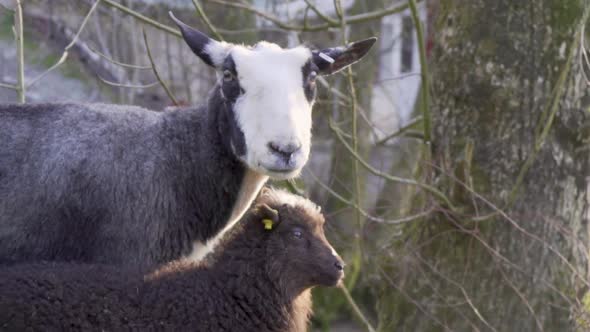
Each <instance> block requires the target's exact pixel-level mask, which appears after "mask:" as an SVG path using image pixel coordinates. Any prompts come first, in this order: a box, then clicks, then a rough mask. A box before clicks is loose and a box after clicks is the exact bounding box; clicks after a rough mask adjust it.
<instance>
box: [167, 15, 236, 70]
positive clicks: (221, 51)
mask: <svg viewBox="0 0 590 332" xmlns="http://www.w3.org/2000/svg"><path fill="white" fill-rule="evenodd" d="M168 14H169V15H170V18H171V19H172V20H173V21H174V23H176V25H178V28H179V29H180V32H181V33H182V37H183V38H184V41H185V42H186V43H187V45H188V46H189V47H190V48H191V50H193V52H194V53H195V54H196V55H197V56H198V57H199V58H201V60H203V61H204V62H205V63H206V64H208V65H209V66H212V67H219V66H221V64H222V63H223V60H224V59H225V56H226V54H227V51H228V44H227V43H222V42H218V41H217V40H215V39H212V38H209V37H208V36H207V35H205V34H204V33H202V32H200V31H199V30H197V29H195V28H192V27H190V26H188V25H186V24H185V23H183V22H182V21H180V20H179V19H177V18H176V16H174V14H172V12H168Z"/></svg>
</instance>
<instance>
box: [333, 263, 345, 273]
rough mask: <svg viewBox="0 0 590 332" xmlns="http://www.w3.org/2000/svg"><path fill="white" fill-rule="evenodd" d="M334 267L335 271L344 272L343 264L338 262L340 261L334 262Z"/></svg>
mask: <svg viewBox="0 0 590 332" xmlns="http://www.w3.org/2000/svg"><path fill="white" fill-rule="evenodd" d="M334 266H335V267H336V269H338V271H342V270H344V263H342V262H340V261H336V262H335V263H334Z"/></svg>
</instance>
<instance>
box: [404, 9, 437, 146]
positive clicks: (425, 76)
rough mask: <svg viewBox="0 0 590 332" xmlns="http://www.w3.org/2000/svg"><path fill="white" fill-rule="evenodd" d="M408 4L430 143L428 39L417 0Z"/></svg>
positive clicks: (424, 117) (426, 137) (425, 122)
mask: <svg viewBox="0 0 590 332" xmlns="http://www.w3.org/2000/svg"><path fill="white" fill-rule="evenodd" d="M408 5H409V6H410V11H411V12H412V20H413V21H414V26H415V27H416V37H417V38H418V47H419V50H420V67H421V68H420V73H421V74H422V75H421V76H422V87H421V89H420V90H421V92H420V98H421V99H422V103H421V105H420V106H421V108H422V117H423V119H424V121H423V123H424V140H425V141H426V143H427V144H428V143H430V140H431V135H432V133H431V131H432V129H431V115H430V90H429V89H430V84H429V73H428V62H427V61H426V46H425V44H426V41H425V40H424V31H423V28H422V21H421V20H420V16H419V15H418V9H417V8H416V1H415V0H409V1H408Z"/></svg>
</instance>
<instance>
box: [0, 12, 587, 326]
mask: <svg viewBox="0 0 590 332" xmlns="http://www.w3.org/2000/svg"><path fill="white" fill-rule="evenodd" d="M20 2H21V3H22V13H23V15H22V16H23V25H22V26H23V27H24V29H23V30H24V38H23V40H24V43H23V45H22V48H21V47H19V46H18V45H19V44H18V43H15V39H14V33H13V28H12V27H13V25H15V24H16V25H17V29H16V32H17V36H19V34H18V32H19V29H18V24H17V23H18V19H17V18H18V16H19V15H18V11H19V10H18V7H17V6H16V5H15V4H16V0H0V102H17V101H18V100H19V88H20V86H21V84H20V83H21V80H20V76H19V74H18V73H19V72H20V69H23V74H24V79H23V80H22V86H23V87H24V88H23V89H21V90H20V91H22V97H23V98H25V99H26V101H27V102H43V101H51V102H55V101H83V102H114V103H130V104H137V105H142V106H146V107H149V108H152V109H159V110H163V109H164V108H165V107H167V106H171V105H173V104H174V103H177V104H180V105H190V104H197V103H199V101H200V100H203V98H204V96H205V95H206V93H207V91H208V89H209V88H210V87H211V86H212V84H213V83H214V81H215V79H216V75H215V73H214V71H213V70H212V69H210V68H209V67H207V66H206V65H204V64H202V63H201V62H200V60H198V59H197V58H196V57H195V56H194V55H192V53H191V51H190V50H189V49H188V47H186V46H185V45H184V43H183V41H182V40H181V39H180V38H178V36H179V33H178V31H177V30H176V29H175V28H173V27H172V26H173V24H172V22H171V21H170V20H169V18H168V14H167V13H168V11H169V10H172V11H174V12H175V14H176V15H177V16H178V17H180V18H181V19H182V20H183V21H186V22H188V23H190V24H191V25H193V26H195V27H197V28H199V29H201V30H202V31H204V32H207V33H209V34H210V35H211V36H214V37H216V38H217V39H224V40H227V41H232V42H240V43H242V42H243V43H246V44H248V43H253V42H256V41H258V40H261V39H266V40H269V41H273V42H276V43H278V44H279V45H281V46H283V47H291V46H295V45H297V44H300V43H302V42H304V43H305V44H307V45H309V46H313V47H318V48H319V47H330V46H336V45H340V44H343V43H346V42H348V41H353V40H357V39H363V38H367V37H369V36H378V37H380V39H379V43H378V46H377V47H375V49H374V50H373V51H372V52H371V53H370V55H369V56H368V57H367V58H365V59H363V61H361V62H360V63H358V64H355V65H354V66H353V67H352V69H351V70H350V71H344V72H343V73H340V74H338V75H334V76H332V77H328V78H327V79H325V80H321V81H320V88H319V96H318V101H317V105H316V106H315V111H314V136H313V137H314V142H313V149H312V158H311V160H310V162H309V164H308V166H307V167H306V169H305V171H304V172H303V174H302V177H301V179H300V180H298V181H296V182H295V183H291V184H289V185H288V186H289V188H291V189H292V190H296V191H300V192H301V193H302V194H304V195H306V196H308V197H310V198H311V199H312V200H314V201H315V202H317V203H319V204H320V205H322V206H323V208H324V212H325V213H326V215H327V216H328V219H329V223H328V225H327V228H328V229H327V234H328V237H329V238H330V240H331V242H332V243H334V244H335V246H336V248H337V249H338V251H339V252H340V253H341V254H342V255H343V256H344V257H345V260H346V261H347V262H348V266H347V270H346V272H347V278H346V282H345V288H342V289H322V290H320V289H318V290H316V291H315V292H314V306H315V313H316V314H315V316H314V318H313V325H314V328H315V329H318V330H323V331H358V330H373V329H374V330H379V331H441V330H453V331H490V330H491V331H538V330H547V331H574V330H579V331H583V330H588V329H590V325H589V324H590V317H588V314H589V310H590V305H589V303H590V295H587V293H588V290H589V288H590V287H589V286H590V283H589V275H590V266H589V265H588V253H589V251H588V245H587V244H588V234H589V233H588V232H589V228H588V221H589V219H590V192H589V191H590V190H589V189H590V153H589V151H590V139H589V137H590V113H589V111H588V106H589V101H590V99H589V98H588V97H589V96H588V93H587V89H586V88H587V85H588V79H587V77H586V75H585V71H584V70H585V69H586V71H587V70H589V69H590V68H589V66H588V64H589V63H590V61H588V56H587V53H586V52H585V45H586V39H587V33H586V31H585V29H584V26H585V23H586V21H587V18H588V11H589V10H590V5H588V4H587V3H586V2H585V1H582V0H541V1H535V0H523V1H519V2H514V1H509V0H494V1H461V0H439V1H436V0H430V1H426V0H423V1H415V0H409V1H408V0H378V1H373V0H335V1H332V0H249V1H246V0H244V1H224V0H202V1H198V0H173V1H172V0H168V1H164V0H100V1H97V0H80V1H67V0H52V1H42V0H28V1H26V2H25V1H20ZM15 19H16V20H15ZM143 31H145V34H146V37H147V38H146V39H145V40H144V38H143V35H142V32H143ZM146 42H147V43H146ZM146 44H147V45H146ZM146 46H149V51H150V53H151V55H152V58H151V59H150V58H149V57H148V52H147V48H146ZM19 50H22V53H23V54H24V59H23V61H22V65H21V63H20V62H19V61H18V55H19V54H20V53H19ZM156 71H157V72H158V75H157V76H156V75H155V72H156ZM164 85H165V86H166V88H167V89H168V90H169V91H168V92H167V91H166V90H165V89H164ZM171 96H173V97H174V100H175V102H173V101H172V98H171ZM275 185H287V184H285V183H275Z"/></svg>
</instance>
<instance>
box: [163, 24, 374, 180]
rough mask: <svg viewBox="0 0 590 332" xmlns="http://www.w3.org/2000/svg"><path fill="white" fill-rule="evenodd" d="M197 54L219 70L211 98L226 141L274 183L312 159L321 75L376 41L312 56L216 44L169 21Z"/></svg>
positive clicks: (265, 46)
mask: <svg viewBox="0 0 590 332" xmlns="http://www.w3.org/2000/svg"><path fill="white" fill-rule="evenodd" d="M171 16H172V18H173V19H174V20H175V22H176V23H177V24H178V26H179V28H180V30H181V32H182V34H183V37H184V39H185V41H186V42H187V44H188V45H189V46H190V47H191V49H192V50H193V52H195V54H197V55H198V56H199V57H200V58H201V59H202V60H203V61H204V62H205V63H207V64H209V65H211V66H213V67H214V68H215V69H217V71H218V73H219V75H218V77H219V78H218V79H219V82H218V85H217V87H216V89H215V90H214V92H213V93H214V95H213V98H218V99H214V100H216V101H218V102H219V104H220V105H221V106H222V107H220V108H222V114H221V115H220V117H221V119H222V120H221V121H225V123H224V125H223V126H222V128H223V131H227V132H223V133H222V135H224V136H226V141H227V142H228V144H227V145H229V146H230V148H231V149H232V152H233V153H234V154H235V155H236V156H237V157H238V158H239V159H240V160H242V161H243V162H244V163H245V164H246V165H247V166H248V167H249V168H251V169H253V170H255V171H256V172H259V173H262V174H265V175H268V176H270V177H273V178H275V179H288V178H292V177H295V176H297V175H298V174H299V173H300V171H301V169H302V168H303V166H304V165H305V163H306V162H307V160H308V158H309V151H310V145H311V109H312V106H313V103H314V99H315V92H316V90H315V89H316V87H315V79H316V77H317V76H318V75H322V74H323V75H328V74H332V73H335V72H337V71H339V70H341V69H342V68H345V67H346V66H348V65H350V64H352V63H354V62H356V61H358V60H359V59H360V58H361V57H362V56H364V55H365V54H366V53H367V52H368V50H369V49H370V48H371V46H372V45H373V44H374V42H375V39H374V38H371V39H367V40H364V41H361V42H357V43H353V44H351V45H349V46H348V47H338V48H329V49H325V50H322V51H312V50H310V49H308V48H306V47H296V48H292V49H282V48H281V47H279V46H278V45H276V44H272V43H268V42H259V43H257V44H256V45H255V46H253V47H248V46H243V45H234V44H229V43H225V42H218V41H215V40H213V39H211V38H209V37H207V36H205V35H204V34H202V33H201V32H199V31H197V30H195V29H193V28H191V27H189V26H187V25H185V24H184V23H182V22H180V21H178V20H177V19H176V18H174V16H173V15H171Z"/></svg>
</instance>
